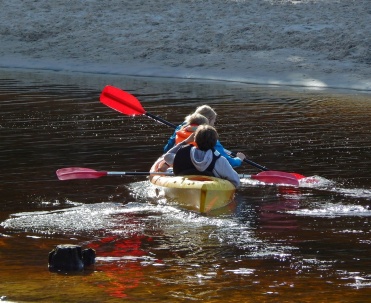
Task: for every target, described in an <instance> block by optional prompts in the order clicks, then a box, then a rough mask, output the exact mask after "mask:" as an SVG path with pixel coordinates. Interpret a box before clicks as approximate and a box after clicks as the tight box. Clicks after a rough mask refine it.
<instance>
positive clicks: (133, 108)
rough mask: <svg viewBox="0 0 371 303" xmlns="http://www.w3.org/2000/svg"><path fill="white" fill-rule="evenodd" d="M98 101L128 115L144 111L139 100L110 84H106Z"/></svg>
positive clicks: (143, 112)
mask: <svg viewBox="0 0 371 303" xmlns="http://www.w3.org/2000/svg"><path fill="white" fill-rule="evenodd" d="M100 101H101V102H102V103H103V104H105V105H107V106H108V107H110V108H112V109H114V110H116V111H118V112H120V113H122V114H125V115H129V116H135V115H143V114H145V113H146V111H145V110H144V108H143V107H142V105H141V104H140V102H139V100H138V99H137V98H135V97H134V96H133V95H131V94H129V93H127V92H125V91H123V90H121V89H119V88H117V87H114V86H111V85H107V86H106V87H105V88H104V89H103V91H102V93H101V95H100Z"/></svg>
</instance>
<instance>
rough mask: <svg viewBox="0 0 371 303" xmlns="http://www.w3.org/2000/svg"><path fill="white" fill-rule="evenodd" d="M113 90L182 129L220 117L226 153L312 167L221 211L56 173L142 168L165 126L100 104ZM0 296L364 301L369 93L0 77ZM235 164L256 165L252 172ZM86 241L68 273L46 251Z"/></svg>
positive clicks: (368, 280) (39, 75) (132, 186)
mask: <svg viewBox="0 0 371 303" xmlns="http://www.w3.org/2000/svg"><path fill="white" fill-rule="evenodd" d="M106 84H112V85H115V86H118V87H121V88H122V89H125V90H127V91H129V92H130V93H132V94H134V95H135V96H136V97H137V98H138V99H139V100H140V101H141V102H142V105H143V107H144V108H145V110H146V111H148V112H151V113H153V114H155V115H158V116H161V117H162V118H164V119H166V120H168V121H170V122H172V123H175V124H176V123H180V122H181V121H182V119H183V118H184V116H186V115H187V114H189V113H191V112H192V111H193V110H194V108H195V107H196V106H199V105H201V104H205V103H207V104H209V105H211V106H213V107H214V108H215V110H216V111H217V113H218V120H217V125H216V126H217V128H218V131H219V134H220V140H221V142H222V143H223V145H224V146H225V147H228V148H229V149H231V150H234V151H239V150H241V151H243V152H245V153H246V154H247V155H248V158H249V159H252V160H253V161H255V162H257V163H260V164H262V165H264V166H267V167H269V168H270V169H273V170H282V171H289V172H290V171H291V172H298V173H301V174H303V175H305V176H314V175H317V176H320V177H321V178H323V180H326V182H324V183H323V184H321V186H314V187H313V186H312V187H311V186H309V187H305V188H300V189H299V190H296V191H292V190H288V189H278V188H276V187H270V186H257V185H254V184H252V183H250V182H243V184H242V186H241V188H240V189H239V190H238V193H237V196H236V201H235V203H233V204H231V205H230V206H229V208H228V209H223V210H220V211H219V212H218V213H215V214H211V215H210V216H202V215H199V214H195V213H190V212H187V211H185V210H182V209H180V208H178V207H176V205H168V204H166V201H164V200H162V199H161V200H160V199H158V198H156V197H155V195H154V194H153V192H152V191H153V189H151V186H150V185H149V183H148V181H146V179H145V178H143V177H122V178H120V177H106V178H100V179H96V180H73V181H63V182H62V181H58V180H57V178H56V175H55V171H56V170H57V169H58V168H61V167H69V166H82V167H90V168H93V169H97V170H113V171H114V170H120V171H147V170H148V169H149V168H150V166H151V164H152V163H153V162H154V161H155V160H156V158H157V157H158V156H159V155H160V154H161V152H162V147H163V145H164V142H165V141H166V140H167V138H168V136H169V135H170V134H171V132H172V130H171V129H169V128H168V127H167V126H164V125H161V124H158V123H156V122H155V121H153V120H151V119H149V118H147V117H145V116H137V117H127V116H124V115H122V114H119V113H117V112H114V111H113V110H111V109H109V108H107V107H105V106H104V105H102V104H101V103H100V102H99V94H100V92H101V90H102V88H103V87H104V86H105V85H106ZM0 107H1V111H0V137H1V150H0V163H1V168H2V170H1V172H0V181H1V182H0V193H1V198H0V199H1V204H0V222H1V226H0V257H1V265H0V276H1V280H2V281H5V282H3V283H2V284H1V286H0V297H1V296H5V297H6V299H7V300H10V301H15V302H35V301H38V302H121V301H122V300H123V299H125V300H126V301H127V302H138V301H141V302H142V301H146V302H162V301H165V300H166V301H171V302H188V301H196V302H197V301H207V302H222V301H228V302H277V301H279V302H292V301H294V302H298V301H299V302H325V301H326V302H335V301H341V302H357V301H358V302H364V301H367V300H368V297H369V295H370V294H371V287H370V286H371V266H370V262H369V250H370V243H371V238H370V228H369V225H370V219H369V218H370V215H371V211H370V209H369V205H370V200H371V186H370V184H371V183H370V176H369V171H370V168H371V158H370V147H371V146H370V140H369V137H370V135H369V130H370V129H371V127H370V126H371V122H370V119H369V113H370V109H371V98H370V96H369V95H367V94H366V95H355V94H354V92H352V93H346V94H339V92H338V91H326V92H323V91H317V92H316V91H307V90H304V89H295V90H285V91H283V90H282V88H275V87H262V86H249V85H241V84H231V83H217V82H198V81H180V80H171V79H155V78H131V77H116V76H95V75H89V76H87V75H76V74H75V75H74V74H69V75H68V74H59V73H43V72H32V71H31V72H19V71H17V72H15V71H2V73H1V74H0ZM238 171H239V172H244V173H245V172H246V173H257V172H258V171H259V170H257V169H256V168H254V167H252V166H248V165H245V166H242V167H240V168H239V169H238ZM62 243H73V244H79V245H82V246H84V247H92V248H94V249H96V251H97V263H96V264H95V266H94V267H93V268H92V269H91V270H88V271H86V272H83V273H79V274H72V275H71V274H70V275H66V274H57V273H51V272H49V271H48V269H47V255H48V253H49V251H51V250H52V249H53V248H54V247H55V246H56V245H58V244H62Z"/></svg>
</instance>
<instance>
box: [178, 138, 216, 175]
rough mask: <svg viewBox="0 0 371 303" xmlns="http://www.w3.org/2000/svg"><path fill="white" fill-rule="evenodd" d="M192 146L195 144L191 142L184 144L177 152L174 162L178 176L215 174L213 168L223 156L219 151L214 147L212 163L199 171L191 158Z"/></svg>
mask: <svg viewBox="0 0 371 303" xmlns="http://www.w3.org/2000/svg"><path fill="white" fill-rule="evenodd" d="M192 147H193V145H191V144H188V145H184V146H182V147H181V148H180V149H179V150H178V151H177V152H176V154H175V158H174V163H173V171H174V174H175V175H177V176H184V175H203V176H214V174H213V169H214V166H215V162H216V160H218V159H219V158H220V156H221V155H220V154H219V152H218V151H216V150H214V149H213V160H212V161H211V163H210V165H209V166H208V167H207V168H206V169H205V170H204V171H199V170H198V169H197V168H196V167H195V166H194V164H193V163H192V160H191V149H192Z"/></svg>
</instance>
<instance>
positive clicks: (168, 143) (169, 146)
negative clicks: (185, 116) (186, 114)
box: [164, 123, 184, 153]
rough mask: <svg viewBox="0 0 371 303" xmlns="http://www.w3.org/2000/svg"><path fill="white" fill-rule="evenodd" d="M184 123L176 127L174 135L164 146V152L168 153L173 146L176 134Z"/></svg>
mask: <svg viewBox="0 0 371 303" xmlns="http://www.w3.org/2000/svg"><path fill="white" fill-rule="evenodd" d="M183 124H184V123H182V124H180V125H178V126H177V128H176V129H175V131H174V133H173V134H172V135H171V137H170V138H169V140H168V141H167V143H166V145H165V146H164V152H165V153H166V152H168V151H169V150H170V149H171V148H172V147H173V146H174V145H175V138H176V132H177V131H178V130H180V129H181V127H182V126H183Z"/></svg>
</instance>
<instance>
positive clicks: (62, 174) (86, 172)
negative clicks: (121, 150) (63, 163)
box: [57, 167, 107, 180]
mask: <svg viewBox="0 0 371 303" xmlns="http://www.w3.org/2000/svg"><path fill="white" fill-rule="evenodd" d="M103 176H107V172H105V171H96V170H94V169H90V168H83V167H67V168H61V169H58V170H57V177H58V179H59V180H73V179H96V178H100V177H103Z"/></svg>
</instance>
